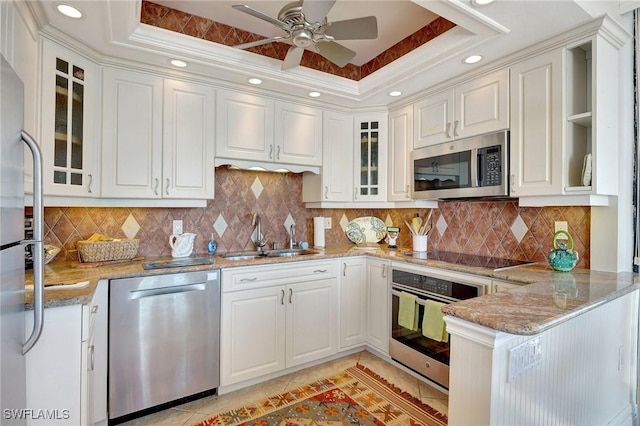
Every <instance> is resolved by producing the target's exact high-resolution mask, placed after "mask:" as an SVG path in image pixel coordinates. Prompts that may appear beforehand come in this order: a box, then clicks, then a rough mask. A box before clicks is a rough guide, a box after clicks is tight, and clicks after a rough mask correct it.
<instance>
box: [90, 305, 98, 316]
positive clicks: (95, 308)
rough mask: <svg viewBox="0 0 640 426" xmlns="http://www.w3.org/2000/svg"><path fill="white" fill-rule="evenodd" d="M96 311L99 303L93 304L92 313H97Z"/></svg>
mask: <svg viewBox="0 0 640 426" xmlns="http://www.w3.org/2000/svg"><path fill="white" fill-rule="evenodd" d="M96 312H98V305H93V306H92V307H91V313H92V314H95V313H96Z"/></svg>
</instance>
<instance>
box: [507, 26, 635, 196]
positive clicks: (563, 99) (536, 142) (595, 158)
mask: <svg viewBox="0 0 640 426" xmlns="http://www.w3.org/2000/svg"><path fill="white" fill-rule="evenodd" d="M601 25H602V26H600V27H597V28H595V27H594V28H593V35H591V36H587V37H585V36H584V32H582V33H580V38H577V39H573V40H571V41H568V42H565V46H564V47H563V48H556V49H554V50H550V51H547V52H545V53H541V54H539V55H537V56H534V57H531V58H529V59H527V60H525V61H523V62H519V63H517V64H514V65H512V66H511V76H512V77H511V88H512V92H513V96H512V106H511V121H512V122H511V173H510V174H511V176H510V178H511V195H512V196H515V197H519V199H520V200H519V204H520V205H521V206H543V205H592V206H598V205H607V204H608V203H609V196H612V195H613V196H615V195H617V194H618V184H617V182H618V156H619V155H618V143H617V142H616V141H617V140H618V128H619V117H618V109H619V106H618V105H619V87H618V81H617V79H615V78H611V76H615V75H618V70H619V63H620V61H619V49H620V48H621V47H622V46H623V45H624V43H625V42H626V40H627V39H628V36H629V35H628V33H626V31H624V30H623V29H622V28H621V27H620V26H619V25H618V24H617V23H616V22H615V21H613V20H611V19H607V18H606V17H605V18H603V21H602V24H601Z"/></svg>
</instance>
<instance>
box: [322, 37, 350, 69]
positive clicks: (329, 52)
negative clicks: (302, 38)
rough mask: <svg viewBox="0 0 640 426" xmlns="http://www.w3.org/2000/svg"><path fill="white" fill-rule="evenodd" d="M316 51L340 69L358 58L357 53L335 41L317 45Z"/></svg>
mask: <svg viewBox="0 0 640 426" xmlns="http://www.w3.org/2000/svg"><path fill="white" fill-rule="evenodd" d="M316 50H317V51H318V53H319V54H320V55H321V56H324V57H325V58H327V59H328V60H330V61H331V62H333V63H334V64H336V65H337V66H339V67H340V68H342V67H344V66H345V65H347V64H348V63H349V61H350V60H352V59H353V58H354V56H356V52H354V51H353V50H351V49H347V48H346V47H344V46H342V45H340V44H338V43H336V42H334V41H321V42H319V43H317V44H316Z"/></svg>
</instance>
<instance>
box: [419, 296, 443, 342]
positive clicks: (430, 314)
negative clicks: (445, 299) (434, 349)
mask: <svg viewBox="0 0 640 426" xmlns="http://www.w3.org/2000/svg"><path fill="white" fill-rule="evenodd" d="M444 305H445V304H444V303H440V302H436V301H435V300H425V301H424V315H423V317H422V335H423V336H424V337H428V338H429V339H433V340H437V341H438V342H448V341H449V333H447V325H446V324H445V322H444V314H443V313H442V307H443V306H444Z"/></svg>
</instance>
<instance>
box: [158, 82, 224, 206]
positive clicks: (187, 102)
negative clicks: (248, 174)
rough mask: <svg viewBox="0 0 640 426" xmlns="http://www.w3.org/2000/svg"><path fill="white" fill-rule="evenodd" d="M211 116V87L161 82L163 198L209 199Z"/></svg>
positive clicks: (212, 138)
mask: <svg viewBox="0 0 640 426" xmlns="http://www.w3.org/2000/svg"><path fill="white" fill-rule="evenodd" d="M214 113H215V90H214V89H213V87H209V86H202V85H199V84H193V83H186V82H183V81H175V80H165V81H164V121H163V132H164V136H163V138H162V141H163V146H162V157H163V167H162V170H163V173H162V174H163V179H164V182H163V183H164V191H163V195H162V196H163V197H164V198H192V199H210V198H213V195H214V193H213V191H214V165H213V156H214V149H215V139H214V138H215V121H214V120H213V119H212V118H211V116H212V115H213V114H214Z"/></svg>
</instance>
